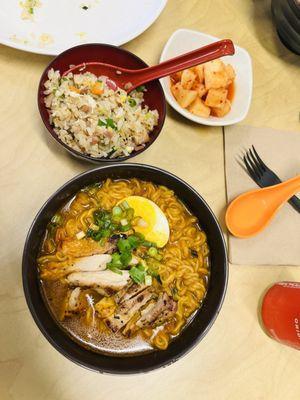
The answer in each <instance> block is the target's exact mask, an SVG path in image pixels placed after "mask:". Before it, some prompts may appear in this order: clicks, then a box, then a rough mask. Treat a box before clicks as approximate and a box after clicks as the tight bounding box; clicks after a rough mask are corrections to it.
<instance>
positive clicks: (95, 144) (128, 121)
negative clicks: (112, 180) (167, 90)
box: [44, 69, 159, 158]
mask: <svg viewBox="0 0 300 400" xmlns="http://www.w3.org/2000/svg"><path fill="white" fill-rule="evenodd" d="M107 79H108V78H107V77H105V76H100V77H97V76H96V75H94V74H92V73H90V72H85V73H83V74H75V75H73V74H72V73H69V74H68V75H67V76H64V77H61V76H60V72H59V71H54V70H53V69H50V70H49V72H48V80H47V81H46V82H45V91H44V94H45V105H46V107H47V108H48V109H49V115H50V122H51V124H52V125H53V127H54V131H55V132H56V134H57V136H58V137H59V139H61V140H62V141H63V142H64V143H66V144H67V145H68V146H70V147H71V148H73V149H74V150H77V151H80V152H82V153H84V154H88V155H90V156H92V157H109V158H116V157H122V156H127V155H129V154H130V153H131V152H132V151H134V150H139V149H141V148H142V147H143V146H144V145H145V143H147V142H148V141H149V139H150V135H151V132H152V131H153V129H154V127H155V126H156V125H157V124H158V118H159V115H158V112H157V110H149V107H148V106H146V105H144V104H143V102H144V94H143V92H142V91H136V90H134V91H133V92H132V93H130V94H127V93H126V92H125V91H124V90H122V89H120V88H117V89H116V90H113V89H112V88H111V86H110V85H109V83H108V82H107Z"/></svg>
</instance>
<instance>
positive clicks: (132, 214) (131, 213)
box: [125, 208, 134, 221]
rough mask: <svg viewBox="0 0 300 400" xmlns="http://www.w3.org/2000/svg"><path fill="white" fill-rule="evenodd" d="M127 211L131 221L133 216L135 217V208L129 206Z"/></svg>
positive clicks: (127, 216)
mask: <svg viewBox="0 0 300 400" xmlns="http://www.w3.org/2000/svg"><path fill="white" fill-rule="evenodd" d="M125 212H126V218H127V219H128V221H131V220H132V218H133V217H134V209H133V208H128V209H127V210H126V211H125Z"/></svg>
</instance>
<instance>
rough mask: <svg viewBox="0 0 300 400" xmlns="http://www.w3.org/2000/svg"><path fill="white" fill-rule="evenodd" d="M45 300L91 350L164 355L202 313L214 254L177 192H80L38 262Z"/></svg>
mask: <svg viewBox="0 0 300 400" xmlns="http://www.w3.org/2000/svg"><path fill="white" fill-rule="evenodd" d="M38 266H39V273H40V278H41V285H42V289H43V294H44V296H45V299H46V301H47V303H48V305H49V306H50V309H51V310H52V312H53V313H54V315H55V317H56V318H57V320H58V321H59V323H60V324H61V326H62V327H63V328H64V329H66V330H67V331H68V333H69V334H70V335H71V337H72V338H73V339H75V340H77V341H80V342H81V344H83V345H84V346H88V347H89V348H92V349H93V350H95V351H101V352H108V353H111V352H119V353H122V352H124V353H126V354H127V353H131V352H141V351H146V350H152V349H153V348H157V349H161V350H163V349H166V348H167V347H168V345H169V343H170V341H171V340H172V339H173V338H174V337H176V336H177V335H178V334H180V332H181V330H182V329H183V328H184V326H185V325H186V324H187V323H188V322H189V320H190V319H191V318H192V317H193V315H194V313H195V311H196V310H197V309H198V308H199V307H200V306H201V304H202V302H203V299H204V297H205V295H206V292H207V287H208V281H209V247H208V244H207V239H206V234H205V232H204V231H203V230H202V229H201V228H200V226H199V223H198V220H197V218H196V217H195V216H193V215H192V214H191V213H190V212H189V211H188V210H187V209H186V207H185V206H184V205H183V203H182V202H181V201H180V200H179V199H178V198H177V197H176V195H175V194H174V192H173V191H172V190H169V189H168V188H166V187H164V186H158V185H155V184H153V183H151V182H146V181H142V180H138V179H130V180H115V181H114V180H111V179H107V180H106V181H105V182H103V183H102V184H96V185H93V186H89V187H86V188H84V189H83V190H81V191H79V192H78V193H77V194H76V196H75V197H74V198H73V199H71V200H70V201H69V202H68V203H67V204H65V205H64V206H63V207H62V208H61V209H60V210H59V211H58V212H57V213H56V214H55V215H54V217H53V218H52V220H51V222H50V223H49V224H48V226H47V230H46V233H45V238H44V241H43V244H42V247H41V251H40V256H39V259H38Z"/></svg>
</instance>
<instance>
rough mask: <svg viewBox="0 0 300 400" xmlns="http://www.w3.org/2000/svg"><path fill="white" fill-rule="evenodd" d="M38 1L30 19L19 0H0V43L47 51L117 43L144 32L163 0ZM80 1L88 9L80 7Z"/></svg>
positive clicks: (27, 49) (163, 3)
mask: <svg viewBox="0 0 300 400" xmlns="http://www.w3.org/2000/svg"><path fill="white" fill-rule="evenodd" d="M25 1H26V0H23V2H25ZM40 2H41V6H40V7H38V8H36V10H35V12H34V16H33V20H24V19H22V18H21V14H22V8H21V6H20V1H19V0H8V1H4V0H2V1H1V7H0V43H2V44H5V45H7V46H11V47H15V48H17V49H21V50H25V51H30V52H34V53H40V54H49V55H57V54H59V53H61V52H62V51H64V50H66V49H68V48H70V47H72V46H75V45H78V44H82V43H108V44H113V45H116V46H119V45H121V44H123V43H126V42H128V41H130V40H132V39H133V38H135V37H136V36H138V35H140V34H141V33H142V32H144V31H145V30H146V29H147V28H148V27H149V26H150V25H151V24H152V23H153V22H154V21H155V20H156V18H157V17H158V16H159V15H160V13H161V12H162V10H163V9H164V7H165V5H166V3H167V0H87V1H84V0H40ZM83 5H87V6H88V7H89V9H88V10H84V9H82V6H83Z"/></svg>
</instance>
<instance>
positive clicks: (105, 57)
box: [38, 43, 166, 163]
mask: <svg viewBox="0 0 300 400" xmlns="http://www.w3.org/2000/svg"><path fill="white" fill-rule="evenodd" d="M91 61H100V62H103V63H107V64H113V65H117V66H119V67H124V68H131V69H140V68H145V67H147V66H148V65H147V64H146V63H145V62H144V61H143V60H141V59H140V58H139V57H137V56H136V55H135V54H133V53H131V52H129V51H127V50H124V49H121V48H119V47H116V46H111V45H108V44H101V43H99V44H98V43H92V44H83V45H80V46H76V47H72V48H71V49H68V50H66V51H64V52H63V53H61V54H60V55H58V56H57V57H56V58H55V59H54V60H53V61H51V63H50V64H49V65H48V66H47V68H46V69H45V71H44V72H43V74H42V77H41V80H40V83H39V88H38V107H39V111H40V114H41V117H42V120H43V122H44V124H45V126H46V128H47V129H48V131H49V132H50V134H51V136H52V137H53V138H54V139H55V140H56V141H57V142H58V143H59V144H60V145H61V146H63V147H64V148H65V149H66V150H67V151H69V152H70V153H71V154H73V155H74V156H75V157H78V158H81V159H83V160H87V161H91V162H95V163H102V162H116V161H124V160H127V159H129V158H132V157H134V156H136V155H138V154H140V153H142V152H143V151H145V150H146V149H147V148H148V147H149V146H151V145H152V143H153V142H154V141H155V140H156V139H157V137H158V135H159V134H160V131H161V130H162V127H163V124H164V121H165V117H166V101H165V96H164V92H163V89H162V87H161V84H160V83H159V81H158V80H156V81H153V82H149V83H147V84H146V85H145V86H146V88H147V91H146V92H145V93H144V99H145V100H144V104H146V105H147V106H148V107H149V108H150V109H156V110H157V111H158V113H159V119H158V125H157V126H156V127H155V128H154V129H153V131H152V132H151V134H150V141H149V142H148V143H146V146H145V147H144V148H143V149H141V150H138V151H133V152H132V153H131V154H130V155H129V156H124V157H117V158H105V157H98V158H97V157H91V156H89V155H87V154H84V153H81V152H79V151H76V150H74V149H72V148H71V147H69V146H68V145H66V144H65V143H64V142H63V141H61V140H60V139H59V138H58V136H57V135H56V133H55V131H54V129H53V126H52V125H51V124H50V121H49V112H48V109H47V108H46V106H45V103H44V97H45V96H44V90H45V89H44V83H45V82H46V81H47V79H48V71H49V69H51V68H53V69H54V70H59V71H60V73H61V74H63V73H64V72H65V71H67V70H68V69H69V68H70V65H72V64H74V65H77V64H81V63H83V62H91Z"/></svg>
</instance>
